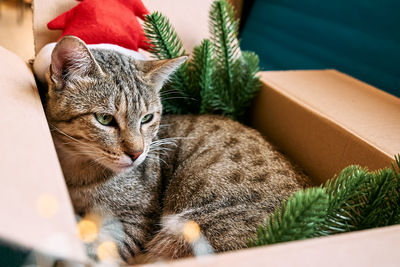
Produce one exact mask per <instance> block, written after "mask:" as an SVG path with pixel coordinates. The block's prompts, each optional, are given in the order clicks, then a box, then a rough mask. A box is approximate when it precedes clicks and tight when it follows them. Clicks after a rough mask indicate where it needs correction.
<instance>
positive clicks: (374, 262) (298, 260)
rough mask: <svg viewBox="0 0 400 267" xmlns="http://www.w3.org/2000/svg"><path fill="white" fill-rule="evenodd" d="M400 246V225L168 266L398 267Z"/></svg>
mask: <svg viewBox="0 0 400 267" xmlns="http://www.w3.org/2000/svg"><path fill="white" fill-rule="evenodd" d="M399 244H400V226H399V225H396V226H390V227H384V228H379V229H372V230H365V231H358V232H353V233H348V234H338V235H335V236H329V237H321V238H314V239H308V240H303V241H293V242H289V243H282V244H277V245H270V246H265V247H259V248H252V249H244V250H240V251H233V252H229V253H223V254H220V255H217V256H204V257H198V258H196V259H186V260H180V261H175V262H171V263H168V266H170V267H184V266H191V267H207V266H229V267H236V266H254V267H255V266H274V267H287V266H290V267H297V266H298V267H304V266H308V267H320V266H324V267H336V266H352V267H356V266H360V267H368V266H370V267H375V266H385V267H391V266H393V267H395V266H398V265H399V260H398V245H399ZM158 266H165V264H160V265H158Z"/></svg>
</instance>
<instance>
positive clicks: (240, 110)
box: [230, 51, 261, 121]
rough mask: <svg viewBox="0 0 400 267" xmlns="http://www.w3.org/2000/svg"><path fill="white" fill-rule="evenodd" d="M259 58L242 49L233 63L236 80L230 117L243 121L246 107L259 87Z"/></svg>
mask: <svg viewBox="0 0 400 267" xmlns="http://www.w3.org/2000/svg"><path fill="white" fill-rule="evenodd" d="M259 70H260V69H259V59H258V56H257V55H256V54H255V53H253V52H248V51H244V52H243V53H242V55H241V57H240V58H239V59H237V60H236V62H235V64H234V73H235V76H236V82H235V84H234V91H233V96H234V97H233V105H234V114H232V115H231V116H230V117H231V118H233V119H235V120H239V121H243V120H244V115H245V112H246V110H247V109H248V107H249V106H250V105H251V103H252V101H253V99H254V97H255V96H256V95H257V93H258V91H259V89H260V88H261V82H260V79H259V78H258V77H257V73H258V72H259Z"/></svg>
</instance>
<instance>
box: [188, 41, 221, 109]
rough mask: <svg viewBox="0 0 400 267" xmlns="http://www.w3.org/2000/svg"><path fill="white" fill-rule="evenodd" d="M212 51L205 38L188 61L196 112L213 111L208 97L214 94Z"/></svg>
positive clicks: (209, 43) (214, 67)
mask: <svg viewBox="0 0 400 267" xmlns="http://www.w3.org/2000/svg"><path fill="white" fill-rule="evenodd" d="M213 55H214V51H213V46H212V44H211V42H210V40H208V39H205V40H203V42H202V43H201V44H200V45H199V46H196V47H195V48H194V50H193V59H192V60H191V62H190V70H191V74H192V78H191V81H192V95H193V96H194V97H195V98H196V99H199V100H201V101H199V102H198V103H199V105H198V109H197V113H201V114H204V113H211V112H212V111H213V109H212V106H211V104H210V101H209V100H210V99H211V98H212V96H213V95H214V94H215V86H214V75H215V69H216V66H215V60H214V59H213Z"/></svg>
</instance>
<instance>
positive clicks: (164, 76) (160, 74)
mask: <svg viewBox="0 0 400 267" xmlns="http://www.w3.org/2000/svg"><path fill="white" fill-rule="evenodd" d="M187 58H188V57H187V56H180V57H177V58H172V59H164V60H154V61H137V63H136V65H137V66H138V67H139V69H140V70H141V71H142V72H143V73H144V77H145V79H146V80H147V81H149V82H150V83H151V84H152V85H153V86H154V88H155V89H156V90H157V91H159V90H161V87H162V86H163V84H164V83H165V82H166V81H167V80H168V78H169V76H170V75H171V74H172V73H174V72H175V71H176V70H177V69H178V68H179V67H180V66H181V65H182V64H183V63H184V62H185V61H186V60H187Z"/></svg>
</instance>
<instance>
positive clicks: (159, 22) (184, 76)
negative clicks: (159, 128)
mask: <svg viewBox="0 0 400 267" xmlns="http://www.w3.org/2000/svg"><path fill="white" fill-rule="evenodd" d="M143 29H144V32H145V35H146V37H147V38H148V39H149V42H150V43H149V46H150V52H151V53H152V54H153V56H155V57H156V58H158V59H171V58H176V57H179V56H183V55H185V50H184V49H183V45H182V41H181V40H180V39H179V37H178V34H177V33H176V31H175V29H174V28H173V27H172V25H171V24H170V22H169V20H168V19H167V18H166V17H165V16H163V15H162V14H161V13H159V12H154V13H152V14H150V15H147V16H146V19H145V21H144V27H143ZM189 85H190V83H189V68H188V63H187V62H185V63H183V64H182V65H181V67H180V68H179V69H178V70H177V71H175V72H174V73H173V74H172V75H171V77H170V80H169V82H168V83H167V84H166V85H165V86H164V87H163V89H162V90H161V95H162V94H163V93H165V92H168V93H169V94H170V95H169V96H168V97H167V98H164V99H163V106H164V112H165V113H175V114H181V113H189V112H190V107H191V106H192V105H191V104H192V99H193V98H192V96H191V94H190V92H189V88H190V87H189Z"/></svg>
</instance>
